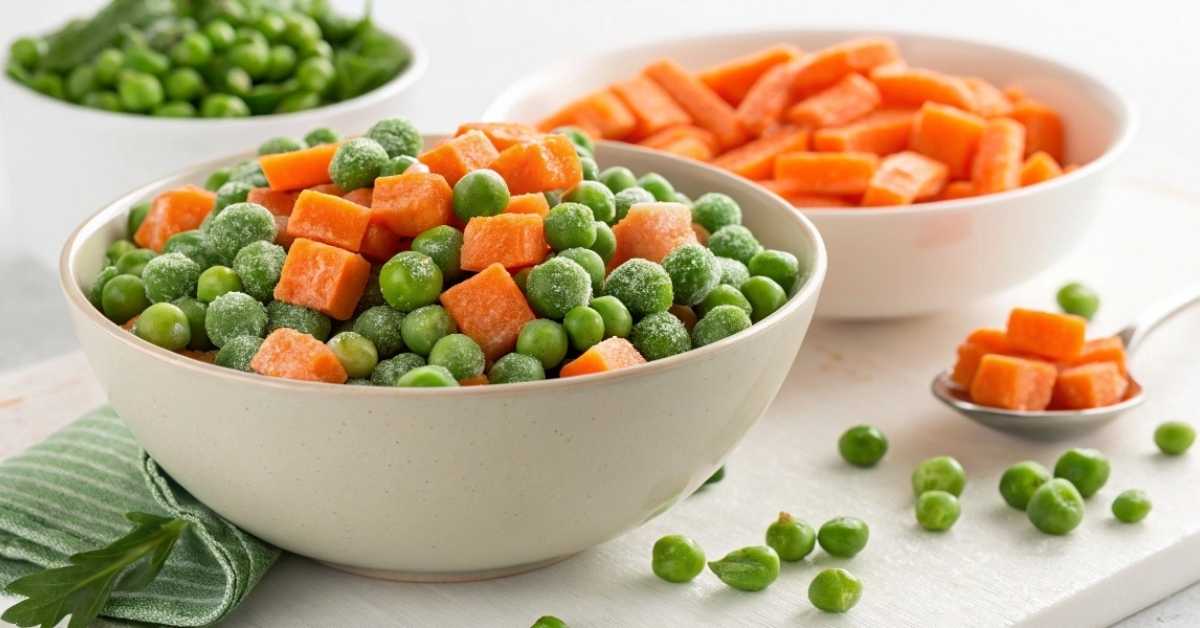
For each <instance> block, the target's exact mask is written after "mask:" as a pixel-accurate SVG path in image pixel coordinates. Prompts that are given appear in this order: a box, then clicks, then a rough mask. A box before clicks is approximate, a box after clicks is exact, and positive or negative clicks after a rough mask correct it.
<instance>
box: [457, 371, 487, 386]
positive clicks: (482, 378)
mask: <svg viewBox="0 0 1200 628" xmlns="http://www.w3.org/2000/svg"><path fill="white" fill-rule="evenodd" d="M489 383H490V382H488V377H487V375H485V374H484V373H480V374H478V375H472V376H470V377H468V378H466V379H460V380H458V385H459V386H486V385H488V384H489Z"/></svg>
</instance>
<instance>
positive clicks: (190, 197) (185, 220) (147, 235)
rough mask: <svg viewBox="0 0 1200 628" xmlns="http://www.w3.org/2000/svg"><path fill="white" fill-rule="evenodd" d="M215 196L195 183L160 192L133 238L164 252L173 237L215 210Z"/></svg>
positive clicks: (148, 246)
mask: <svg viewBox="0 0 1200 628" xmlns="http://www.w3.org/2000/svg"><path fill="white" fill-rule="evenodd" d="M216 199H217V195H216V194H213V193H212V192H209V191H208V190H206V189H204V188H202V187H199V186H196V185H185V186H183V187H178V188H175V189H172V190H167V191H166V192H162V193H160V194H159V195H158V196H155V197H154V200H153V201H151V202H150V211H148V212H146V217H145V218H144V219H143V220H142V224H141V226H139V227H138V230H137V233H135V234H133V241H134V242H136V243H137V245H138V246H140V247H142V248H147V249H152V250H154V251H155V252H158V253H161V252H162V250H163V246H165V245H166V244H167V240H169V239H171V236H173V235H175V234H177V233H182V232H184V231H191V230H192V229H196V228H198V227H199V226H200V223H202V222H204V217H205V216H207V215H208V214H209V213H210V212H212V209H213V204H214V203H215V202H216Z"/></svg>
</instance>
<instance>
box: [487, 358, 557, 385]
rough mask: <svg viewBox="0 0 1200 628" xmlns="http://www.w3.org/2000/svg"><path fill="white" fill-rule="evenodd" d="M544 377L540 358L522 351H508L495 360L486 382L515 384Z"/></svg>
mask: <svg viewBox="0 0 1200 628" xmlns="http://www.w3.org/2000/svg"><path fill="white" fill-rule="evenodd" d="M542 379H546V369H545V368H544V367H542V362H541V360H538V359H537V358H535V357H532V356H528V355H525V354H522V353H509V354H507V355H505V356H504V357H502V358H500V359H499V360H496V363H495V364H493V365H492V368H491V369H490V370H489V371H488V383H491V384H515V383H518V382H534V381H538V380H542Z"/></svg>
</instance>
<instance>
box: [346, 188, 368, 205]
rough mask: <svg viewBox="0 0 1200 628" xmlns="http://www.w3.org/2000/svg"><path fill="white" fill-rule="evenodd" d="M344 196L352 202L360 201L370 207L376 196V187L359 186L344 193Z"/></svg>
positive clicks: (359, 202) (360, 203)
mask: <svg viewBox="0 0 1200 628" xmlns="http://www.w3.org/2000/svg"><path fill="white" fill-rule="evenodd" d="M342 198H344V199H346V200H348V201H350V202H351V203H358V204H359V205H362V206H363V207H370V206H371V201H372V200H374V198H375V188H358V189H357V190H354V191H351V192H347V193H345V194H342Z"/></svg>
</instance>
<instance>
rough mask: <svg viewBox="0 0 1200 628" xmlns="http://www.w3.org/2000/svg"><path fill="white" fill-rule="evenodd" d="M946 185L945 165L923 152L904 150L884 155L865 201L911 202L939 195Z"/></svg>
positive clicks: (865, 202) (864, 197) (881, 202)
mask: <svg viewBox="0 0 1200 628" xmlns="http://www.w3.org/2000/svg"><path fill="white" fill-rule="evenodd" d="M945 184H946V165H945V164H943V163H942V162H940V161H934V160H932V159H930V158H928V157H926V156H924V155H922V154H920V153H915V152H912V151H904V152H902V153H896V154H895V155H891V156H888V157H885V158H884V159H883V161H882V162H881V163H880V164H879V169H878V170H876V171H875V174H874V175H873V176H872V177H871V183H870V184H869V185H868V186H867V191H866V193H865V194H864V195H863V199H862V204H863V205H869V206H881V205H909V204H911V203H912V202H913V201H915V200H917V199H925V198H931V197H933V196H936V195H937V194H938V192H941V191H942V186H944V185H945Z"/></svg>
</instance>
